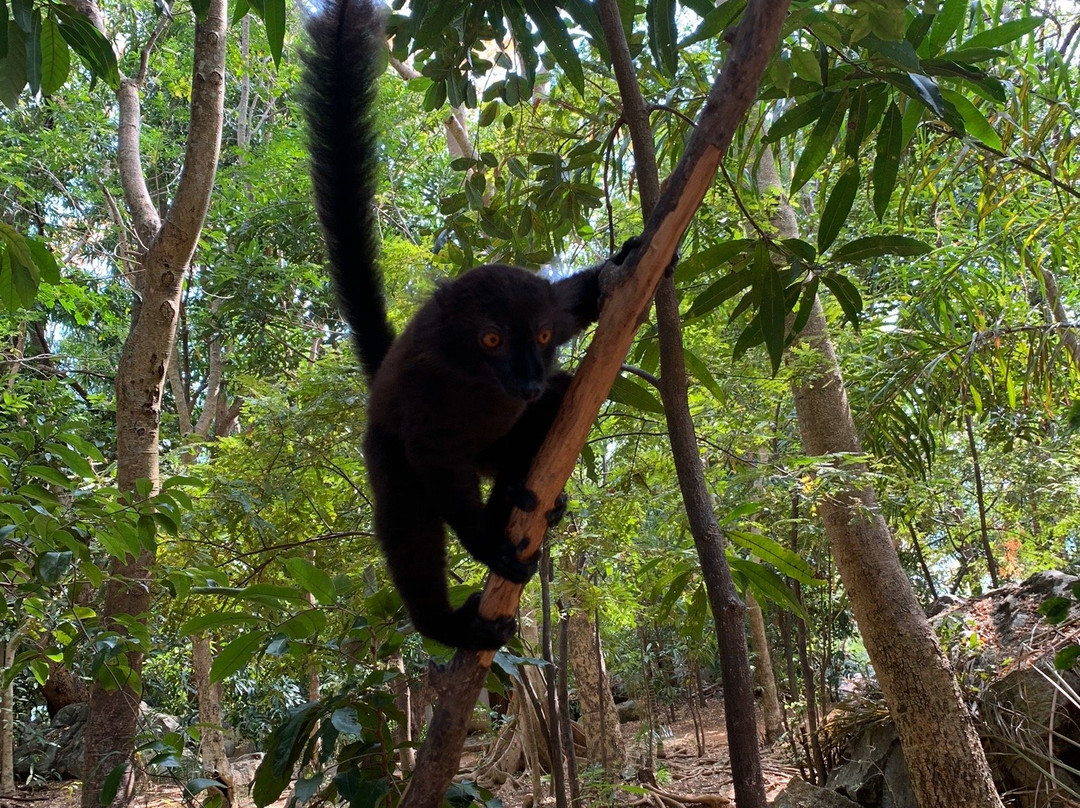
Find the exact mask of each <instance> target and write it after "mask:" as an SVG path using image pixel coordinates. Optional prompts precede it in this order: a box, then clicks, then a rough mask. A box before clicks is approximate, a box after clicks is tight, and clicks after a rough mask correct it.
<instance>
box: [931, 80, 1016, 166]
mask: <svg viewBox="0 0 1080 808" xmlns="http://www.w3.org/2000/svg"><path fill="white" fill-rule="evenodd" d="M941 96H942V98H944V99H945V100H946V101H947V102H948V103H950V104H952V105H953V107H954V108H955V109H956V111H957V113H958V114H959V115H960V117H961V118H963V119H964V129H966V130H967V133H968V134H969V135H971V136H972V137H973V138H975V139H976V140H978V141H979V142H980V143H982V144H984V145H986V146H989V147H990V148H991V149H995V150H996V151H1001V150H1002V147H1001V138H1000V137H999V136H998V133H997V132H995V131H994V127H993V126H991V125H990V121H988V120H987V119H986V116H985V115H983V114H982V113H981V112H979V109H978V107H976V106H975V105H974V104H973V103H971V102H970V101H969V100H968V99H967V98H965V97H964V96H963V95H961V94H960V93H958V92H956V91H955V90H946V89H942V91H941Z"/></svg>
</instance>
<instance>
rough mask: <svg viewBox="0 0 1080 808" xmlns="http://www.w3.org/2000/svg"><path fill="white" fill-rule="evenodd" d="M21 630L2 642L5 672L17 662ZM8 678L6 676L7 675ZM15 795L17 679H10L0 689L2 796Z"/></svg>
mask: <svg viewBox="0 0 1080 808" xmlns="http://www.w3.org/2000/svg"><path fill="white" fill-rule="evenodd" d="M21 633H22V632H21V631H19V632H16V633H15V636H13V637H11V638H10V639H7V640H4V641H3V642H2V643H0V647H2V649H3V657H2V660H0V661H2V662H3V664H4V670H3V673H5V674H6V673H7V672H8V670H10V669H11V666H12V665H13V664H15V655H16V654H17V653H18V652H19V642H20V638H21ZM5 678H6V677H5ZM14 795H15V680H14V679H13V678H12V679H9V680H8V681H7V682H6V683H5V684H4V686H3V689H2V690H0V796H3V797H12V796H14Z"/></svg>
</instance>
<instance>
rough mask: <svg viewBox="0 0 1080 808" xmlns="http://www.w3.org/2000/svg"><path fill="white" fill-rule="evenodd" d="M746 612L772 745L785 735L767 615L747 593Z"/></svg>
mask: <svg viewBox="0 0 1080 808" xmlns="http://www.w3.org/2000/svg"><path fill="white" fill-rule="evenodd" d="M746 612H747V616H748V617H749V620H750V645H751V646H753V649H754V653H755V654H756V655H757V668H756V669H755V678H756V679H757V683H758V687H760V688H761V690H762V698H761V710H762V715H763V717H764V719H765V743H766V745H772V744H774V743H776V742H777V741H778V740H780V736H781V735H783V734H784V716H783V715H782V714H781V712H780V699H779V697H778V696H777V695H776V676H775V675H774V674H773V666H772V654H771V653H770V651H769V638H768V636H767V635H766V634H765V615H764V614H762V611H761V605H760V604H759V603H758V602H757V599H756V598H755V597H754V595H753V593H751V592H750V590H749V589H748V590H747V591H746Z"/></svg>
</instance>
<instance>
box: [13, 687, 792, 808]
mask: <svg viewBox="0 0 1080 808" xmlns="http://www.w3.org/2000/svg"><path fill="white" fill-rule="evenodd" d="M759 723H760V722H759ZM702 725H703V728H704V730H705V755H704V756H703V757H698V754H697V742H696V741H695V738H694V723H693V720H692V718H691V715H690V712H689V710H686V709H683V710H680V711H677V712H676V720H675V721H674V722H673V723H667V724H666V725H665V726H666V729H667V730H670V732H671V734H670V735H667V733H666V732H665V735H666V737H665V738H664V743H663V747H664V757H663V758H658V759H656V761H655V770H656V772H657V776H656V780H657V785H658V788H659V789H660V790H661V791H663V792H665V793H667V794H669V795H670V796H671V797H674V798H675V799H674V800H673V801H672V802H667V801H662V800H660V799H657V800H656V802H650V803H645V802H643V801H642V796H641V792H640V791H636V790H635V789H636V788H640V784H632V785H631V786H629V787H628V788H627V789H625V790H624V794H623V795H622V796H621V798H620V799H618V800H617V802H619V803H624V804H625V803H635V804H639V805H646V804H667V805H673V804H678V803H679V802H683V801H686V800H685V798H686V797H687V796H688V795H693V796H701V795H708V796H713V797H715V796H717V795H719V796H722V797H726V798H727V799H728V800H731V805H732V806H733V805H734V789H733V788H732V780H731V764H730V762H729V759H728V748H727V731H726V729H725V726H724V713H723V709H722V707H721V705H720V703H719V702H718V701H716V700H709V702H708V703H707V705H706V708H705V710H704V711H703V713H702ZM622 732H623V738H624V739H625V741H626V743H627V749H628V750H630V755H631V758H630V759H631V761H634V762H635V764H636V766H637V767H638V768H640V767H641V766H642V764H643V763H644V758H643V757H642V755H643V752H642V744H641V742H640V737H641V736H642V732H641V725H640V723H639V722H632V723H628V724H623V725H622ZM787 760H788V755H787V750H786V749H782V748H777V747H774V748H773V749H766V750H764V751H763V753H762V768H763V773H764V777H765V787H766V790H767V793H768V797H769V800H770V801H771V800H772V799H773V798H774V797H775V796H776V795H777V794H778V793H779V792H780V791H781V790H782V789H783V788H784V786H785V785H786V784H787V782H788V780H790V779H791V778H792V777H793V776H794V775H795V774H796V773H797V772H796V770H795V769H793V768H791V767H790V766H788V765H787ZM466 765H467V763H466ZM496 795H497V796H498V797H499V798H500V799H501V800H502V802H503V805H504V806H505V808H523V806H531V805H535V804H534V803H533V800H532V784H531V781H530V778H529V777H528V776H527V775H522V774H519V775H518V780H517V781H509V782H507V783H505V784H504V785H503V786H502V787H501V788H500V789H499V790H498V791H497V792H496ZM680 797H681V798H682V799H679V798H680ZM79 798H80V789H79V783H78V782H76V781H68V782H53V783H48V784H46V785H44V786H42V787H41V788H38V789H35V790H33V791H23V792H21V793H20V796H19V797H18V798H16V799H4V800H0V808H79ZM690 802H691V804H692V801H690ZM285 803H286V799H285V798H282V799H281V800H279V801H278V802H277V803H274V805H273V806H271V808H282V806H284V805H285ZM554 804H555V801H554V799H553V798H546V799H544V800H542V801H541V802H540V803H539V806H553V805H554ZM587 804H588V802H587ZM712 804H714V805H720V804H722V803H721V802H713V803H712ZM184 806H185V803H184V800H183V798H182V796H181V792H180V789H179V787H177V786H175V785H172V784H160V783H154V784H151V786H150V787H149V789H147V790H146V792H145V793H143V794H140V795H139V796H138V797H137V798H136V799H135V801H134V802H133V804H132V808H184ZM539 806H537V808H539ZM239 808H252V802H251V800H250V799H245V800H243V801H242V802H241V804H240V806H239Z"/></svg>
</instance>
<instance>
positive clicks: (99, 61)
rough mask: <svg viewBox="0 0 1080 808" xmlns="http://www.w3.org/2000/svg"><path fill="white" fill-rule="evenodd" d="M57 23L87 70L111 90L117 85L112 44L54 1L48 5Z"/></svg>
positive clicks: (118, 72) (82, 18)
mask: <svg viewBox="0 0 1080 808" xmlns="http://www.w3.org/2000/svg"><path fill="white" fill-rule="evenodd" d="M50 9H51V10H52V12H53V13H54V14H55V15H56V21H57V22H58V23H59V24H60V35H61V36H63V37H64V41H66V42H67V43H68V45H70V46H71V49H72V50H73V51H75V53H77V54H78V55H79V58H81V59H82V60H83V62H84V63H85V64H86V66H87V68H89V70H90V72H91V73H92V74H93V75H94V76H96V77H97V78H99V79H101V80H102V81H104V82H105V83H106V84H108V85H109V87H111V88H112V89H114V90H117V89H119V88H120V68H119V67H118V66H117V64H116V53H115V51H113V48H112V43H110V42H109V40H107V39H106V38H105V37H104V35H102V33H101V32H100V31H99V30H98V29H97V28H95V27H94V26H93V25H91V24H90V21H89V20H87V19H86V17H84V16H83V15H82V14H80V13H79V12H78V11H76V10H75V9H74V8H72V7H71V6H68V5H65V4H63V3H54V4H52V5H51V6H50Z"/></svg>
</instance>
